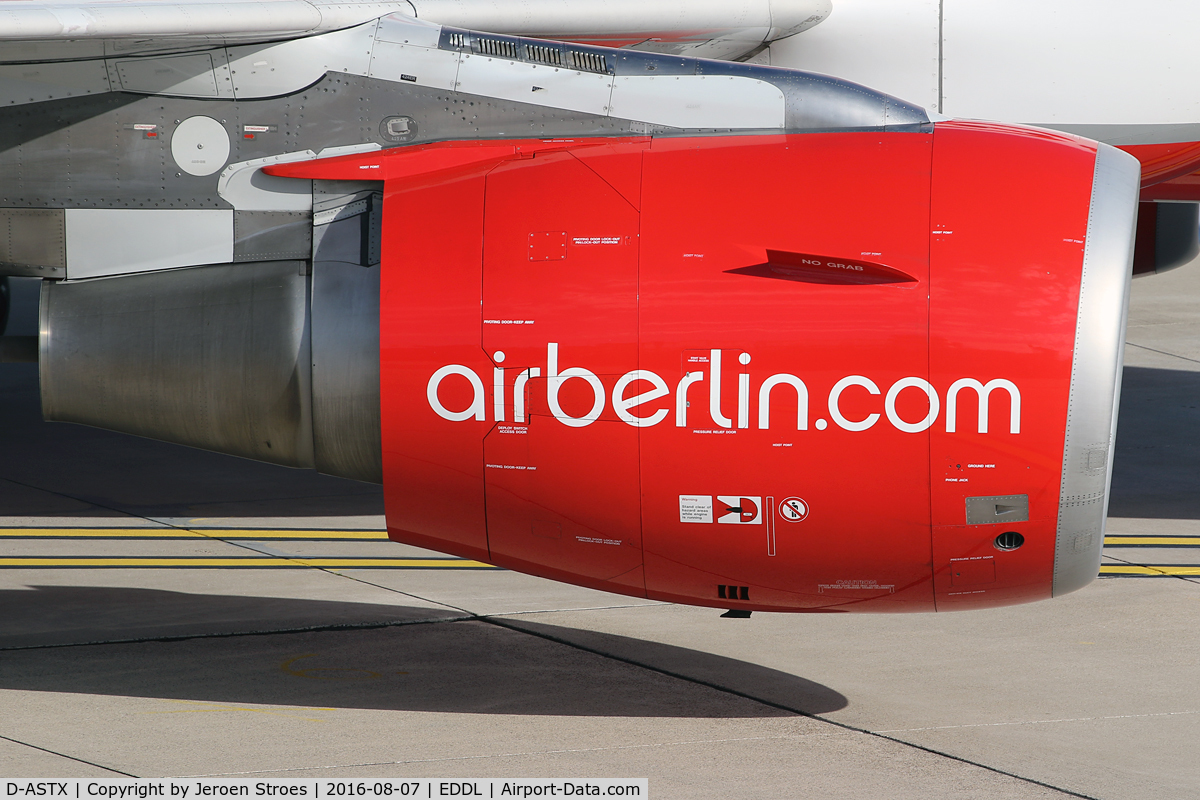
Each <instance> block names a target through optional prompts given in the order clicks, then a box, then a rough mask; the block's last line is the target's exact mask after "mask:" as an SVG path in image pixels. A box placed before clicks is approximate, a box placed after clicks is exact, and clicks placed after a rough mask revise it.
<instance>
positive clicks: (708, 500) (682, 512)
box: [679, 494, 713, 522]
mask: <svg viewBox="0 0 1200 800" xmlns="http://www.w3.org/2000/svg"><path fill="white" fill-rule="evenodd" d="M679 521H680V522H712V521H713V499H712V495H710V494H681V495H679Z"/></svg>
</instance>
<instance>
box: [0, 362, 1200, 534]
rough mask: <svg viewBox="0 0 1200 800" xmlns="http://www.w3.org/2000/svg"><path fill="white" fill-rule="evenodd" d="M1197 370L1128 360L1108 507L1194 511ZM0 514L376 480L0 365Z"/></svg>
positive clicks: (351, 511)
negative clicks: (106, 415)
mask: <svg viewBox="0 0 1200 800" xmlns="http://www.w3.org/2000/svg"><path fill="white" fill-rule="evenodd" d="M1197 433H1200V373H1197V372H1184V371H1179V370H1165V369H1149V368H1145V367H1126V368H1125V373H1124V381H1123V388H1122V392H1121V421H1120V426H1119V429H1118V435H1117V445H1116V458H1115V462H1114V471H1113V482H1112V497H1111V502H1110V505H1109V513H1110V514H1111V515H1112V516H1115V517H1151V518H1164V519H1198V518H1200V437H1198V436H1197ZM0 442H3V447H4V458H3V459H0V480H3V479H7V480H8V481H10V482H9V483H0V516H34V517H36V516H74V515H80V516H85V515H86V516H89V517H93V518H94V517H95V516H105V515H108V516H113V515H117V514H123V513H124V514H133V515H136V516H169V517H214V518H216V517H296V516H342V515H373V514H382V513H383V492H382V490H381V488H380V487H378V486H373V485H371V484H366V483H359V482H358V481H351V480H345V479H342V478H333V477H329V476H325V475H319V474H317V473H316V472H314V471H312V470H298V469H289V468H287V467H279V466H274V465H272V464H261V463H258V462H254V461H248V460H246V459H241V458H236V457H233V456H226V455H220V454H217V453H208V452H204V451H202V450H195V449H192V448H188V447H182V446H178V445H172V444H165V443H162V442H154V441H150V440H147V439H140V438H138V437H135V436H127V435H124V434H118V433H111V432H109V431H102V430H99V429H96V428H89V427H86V426H82V425H71V424H63V423H47V422H43V421H42V419H41V407H40V400H39V397H38V378H37V367H36V366H34V365H26V364H5V365H2V368H0Z"/></svg>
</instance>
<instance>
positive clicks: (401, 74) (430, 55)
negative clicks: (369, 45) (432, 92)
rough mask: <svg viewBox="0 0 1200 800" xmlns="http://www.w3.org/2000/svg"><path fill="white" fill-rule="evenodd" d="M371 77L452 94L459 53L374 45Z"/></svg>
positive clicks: (456, 77)
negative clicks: (443, 90) (448, 90)
mask: <svg viewBox="0 0 1200 800" xmlns="http://www.w3.org/2000/svg"><path fill="white" fill-rule="evenodd" d="M371 77H372V78H379V79H380V80H385V81H397V82H399V81H404V82H405V83H409V82H411V83H412V84H414V85H416V86H428V87H430V88H433V89H450V90H452V89H454V84H455V82H456V81H457V80H458V53H456V52H453V51H449V50H431V49H430V48H428V47H416V46H413V45H404V44H393V43H392V42H376V43H375V53H374V55H373V57H372V58H371Z"/></svg>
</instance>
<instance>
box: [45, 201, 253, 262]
mask: <svg viewBox="0 0 1200 800" xmlns="http://www.w3.org/2000/svg"><path fill="white" fill-rule="evenodd" d="M66 239H67V277H68V278H71V279H75V278H94V277H98V276H102V275H123V274H127V273H131V272H149V271H151V270H160V269H173V268H176V267H191V266H196V265H199V264H221V263H226V262H230V261H233V212H232V211H217V210H213V209H195V210H187V209H131V208H120V209H108V208H68V209H67V211H66Z"/></svg>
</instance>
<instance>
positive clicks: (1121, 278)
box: [1053, 144, 1141, 597]
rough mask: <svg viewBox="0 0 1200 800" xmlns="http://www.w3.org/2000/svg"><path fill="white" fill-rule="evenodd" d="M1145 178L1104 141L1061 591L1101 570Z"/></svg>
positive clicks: (1079, 332)
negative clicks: (1136, 230)
mask: <svg viewBox="0 0 1200 800" xmlns="http://www.w3.org/2000/svg"><path fill="white" fill-rule="evenodd" d="M1140 180H1141V166H1140V164H1139V162H1138V160H1137V159H1136V158H1134V157H1133V156H1131V155H1128V154H1126V153H1124V152H1122V151H1120V150H1117V149H1116V148H1113V147H1110V146H1108V145H1103V144H1102V145H1100V146H1099V150H1098V151H1097V153H1096V169H1095V177H1094V179H1093V184H1092V204H1091V213H1090V214H1089V216H1088V229H1087V243H1086V244H1085V245H1084V252H1083V273H1082V277H1081V279H1080V293H1079V311H1078V316H1077V318H1076V327H1075V351H1074V358H1073V360H1072V364H1071V394H1070V401H1069V404H1068V407H1067V420H1066V440H1065V445H1064V449H1063V468H1062V488H1061V494H1060V499H1059V507H1058V533H1057V538H1056V540H1055V547H1054V585H1053V594H1054V596H1056V597H1057V596H1058V595H1061V594H1066V593H1067V592H1072V591H1075V590H1076V589H1079V588H1081V587H1083V586H1085V585H1087V584H1088V583H1091V582H1092V580H1094V579H1095V577H1096V575H1097V574H1098V573H1099V571H1100V551H1101V548H1102V547H1103V543H1104V521H1105V516H1106V514H1107V513H1108V488H1109V481H1110V479H1111V477H1112V455H1113V443H1114V441H1115V438H1116V428H1117V408H1118V400H1119V398H1120V393H1121V363H1122V360H1123V357H1124V350H1125V324H1126V320H1127V317H1128V311H1129V282H1130V278H1131V276H1132V274H1133V269H1132V264H1133V243H1134V225H1135V221H1136V219H1137V201H1138V190H1139V185H1140Z"/></svg>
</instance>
